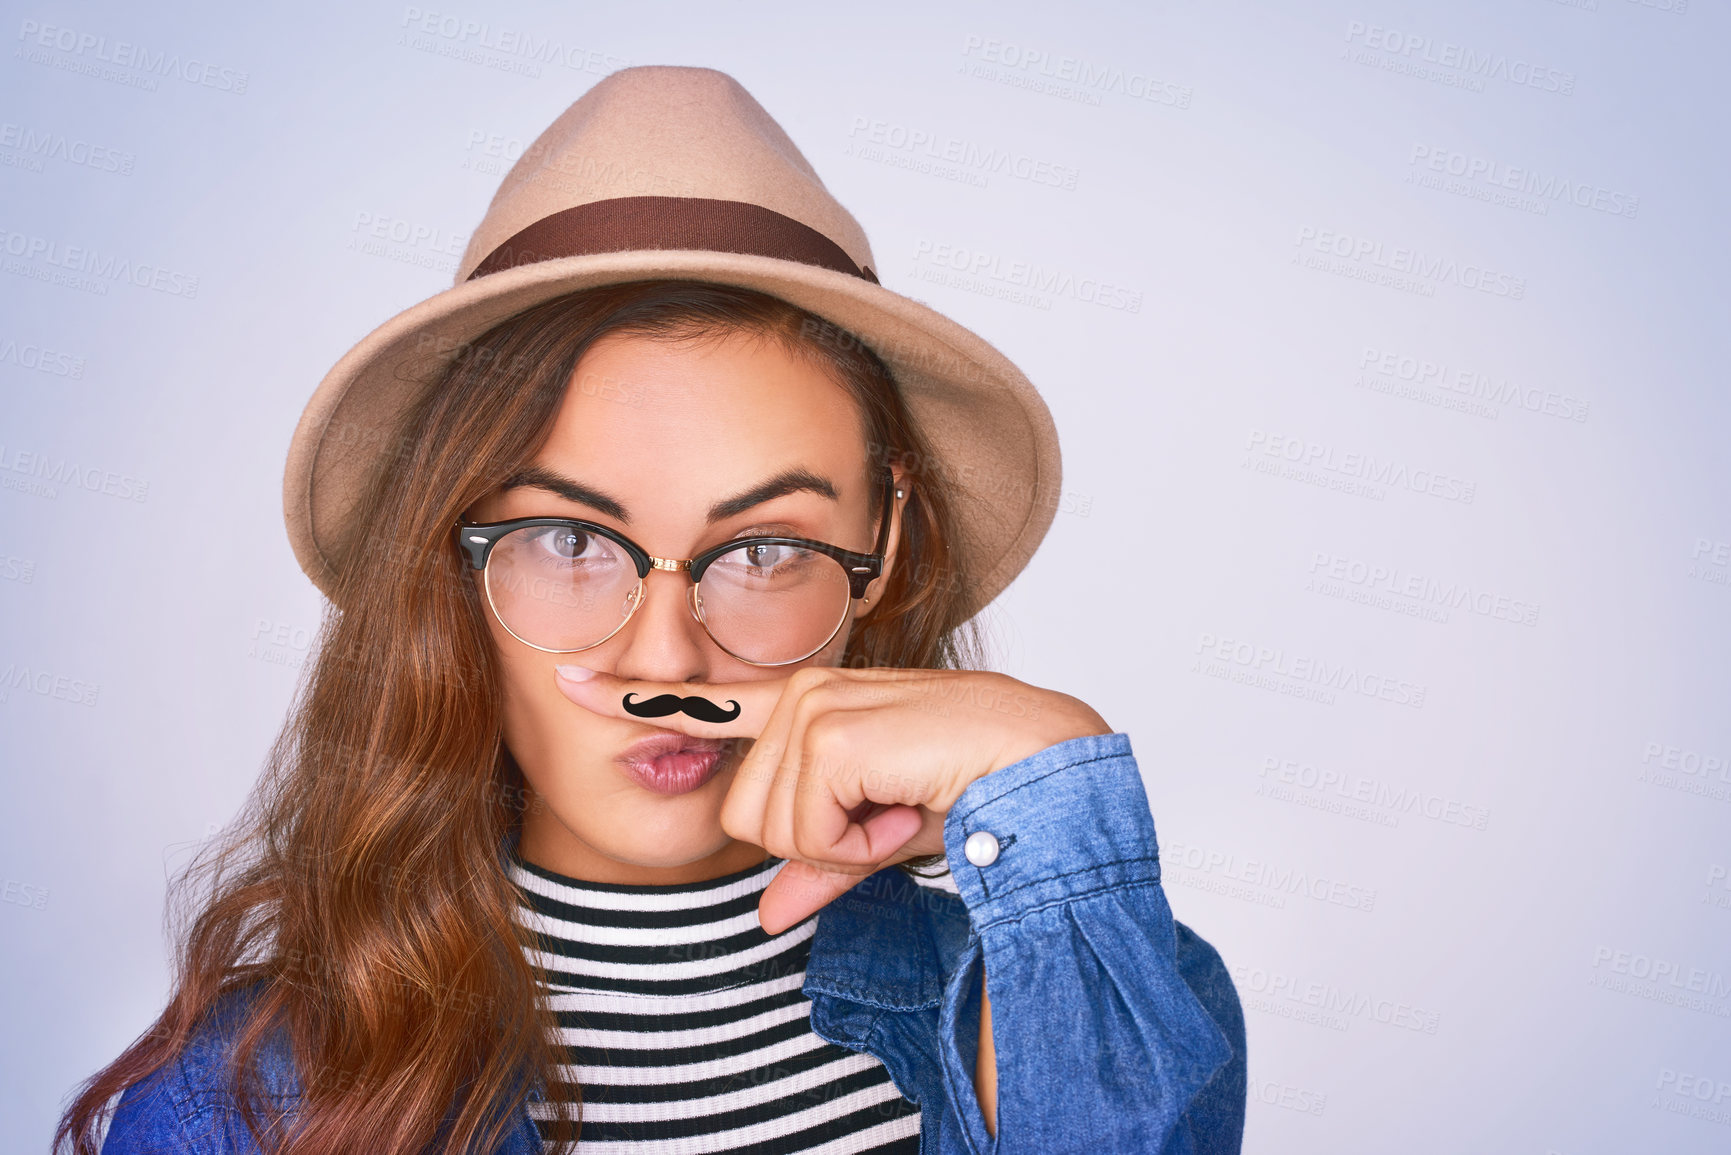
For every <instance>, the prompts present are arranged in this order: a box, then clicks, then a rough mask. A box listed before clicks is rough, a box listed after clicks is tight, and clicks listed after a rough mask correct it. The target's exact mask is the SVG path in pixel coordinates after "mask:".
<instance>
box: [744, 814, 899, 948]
mask: <svg viewBox="0 0 1731 1155" xmlns="http://www.w3.org/2000/svg"><path fill="white" fill-rule="evenodd" d="M920 824H921V823H920V815H919V812H918V811H917V810H915V809H914V808H913V807H911V806H892V807H890V808H889V809H888V810H886V811H884V812H883V813H881V814H878V815H875V816H874V817H873V818H872V819H870V820H869V821H868V822H867V824H866V825H867V826H868V827H870V829H871V834H872V836H873V841H877V840H878V839H882V840H884V842H885V843H887V844H888V845H890V846H898V847H899V846H902V845H904V844H905V843H906V842H907V840H908V839H910V838H912V837H913V836H914V835H915V834H917V833H918V832H919V829H920ZM904 828H905V829H906V833H905V834H902V833H900V832H901V831H902V830H903V829H904ZM898 834H899V837H898ZM911 857H913V856H912V855H909V854H899V853H898V854H896V855H895V856H894V857H892V858H891V859H890V860H889V861H886V862H882V863H879V864H878V866H877V867H876V868H875V869H878V870H881V869H883V868H884V867H885V866H890V865H893V864H894V863H895V862H899V861H901V860H902V859H903V858H911ZM865 878H866V875H865V874H859V873H849V872H847V871H843V870H828V869H825V868H824V867H821V866H813V865H812V864H811V863H809V862H801V861H799V860H798V859H792V858H790V859H788V861H787V863H786V864H785V865H784V866H783V867H782V868H781V869H780V870H779V871H777V872H776V876H775V877H774V878H772V879H770V881H769V885H768V886H766V887H764V888H763V894H762V895H761V896H759V898H758V900H757V921H758V924H759V925H761V926H762V927H763V929H764V930H765V931H766V932H768V933H769V934H780V933H781V932H782V931H784V930H786V929H787V928H788V927H790V926H793V925H794V924H796V923H798V922H801V921H802V920H804V919H805V918H806V917H807V916H809V915H813V914H816V913H817V912H818V911H820V910H822V909H823V908H824V907H826V906H828V905H829V904H830V903H832V902H834V901H835V900H836V899H838V898H840V897H841V896H842V895H844V894H846V893H847V892H848V891H850V890H852V889H853V888H854V887H856V886H858V885H859V884H860V883H861V882H863V881H865Z"/></svg>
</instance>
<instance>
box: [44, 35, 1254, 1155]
mask: <svg viewBox="0 0 1731 1155" xmlns="http://www.w3.org/2000/svg"><path fill="white" fill-rule="evenodd" d="M644 180H648V181H653V182H655V185H654V187H662V188H669V187H672V188H678V189H679V190H680V191H681V192H682V193H684V194H688V195H681V196H679V197H668V196H661V195H638V194H637V192H636V188H637V187H641V184H640V183H639V184H638V185H636V186H634V185H633V183H632V182H641V181H644ZM621 192H623V193H625V194H626V195H618V194H620V193H621ZM1057 484H1058V473H1057V447H1056V438H1055V435H1054V433H1053V430H1052V426H1051V420H1050V417H1049V415H1048V414H1047V411H1046V409H1045V407H1044V405H1043V404H1042V403H1041V402H1040V400H1039V397H1038V395H1037V393H1036V392H1035V391H1034V390H1033V387H1032V386H1031V385H1030V384H1028V383H1027V381H1026V379H1025V378H1023V377H1022V376H1021V375H1020V374H1019V373H1018V372H1017V371H1016V370H1015V368H1014V366H1013V365H1011V364H1010V363H1009V362H1008V361H1007V360H1005V359H1004V358H1003V357H1002V356H1001V355H1000V354H998V353H996V351H995V350H992V349H991V348H990V347H989V346H987V345H986V344H985V343H984V342H982V341H980V340H979V339H978V338H977V337H974V336H973V335H971V334H969V333H967V332H966V331H965V330H962V329H960V328H959V327H958V326H955V325H954V324H953V323H952V322H949V321H947V320H945V319H944V318H942V317H940V316H938V315H937V314H935V313H933V312H931V311H930V310H929V309H926V308H924V307H923V306H920V305H918V304H916V303H914V302H911V301H908V300H906V299H905V298H901V297H898V296H896V295H895V294H892V293H890V292H888V291H887V290H884V289H882V288H881V287H879V286H878V284H877V280H876V276H875V275H874V274H873V273H872V272H871V258H870V249H869V246H867V244H866V242H865V238H864V235H863V233H861V232H860V230H859V228H858V225H857V224H856V223H855V222H854V221H853V220H852V218H851V217H849V216H848V215H847V213H846V211H845V210H843V209H842V208H841V206H840V205H839V204H837V203H836V202H835V201H834V200H833V198H831V197H830V196H829V194H828V192H827V191H826V190H824V188H823V186H822V184H821V182H820V181H818V179H817V177H816V175H815V174H814V173H813V172H812V171H811V169H810V166H809V165H807V164H806V162H805V161H804V159H803V157H801V156H800V155H799V153H798V151H797V149H795V148H794V146H793V144H792V142H791V141H789V140H788V139H787V137H786V135H785V134H784V133H782V131H781V130H780V128H779V127H778V126H776V125H775V123H774V121H773V120H771V119H770V118H769V117H768V115H767V113H765V112H764V111H763V110H762V109H761V107H759V106H758V105H757V104H756V102H755V101H753V100H752V99H751V97H750V96H749V95H748V94H746V93H745V91H744V90H743V89H741V88H740V87H739V86H738V84H737V83H735V82H733V81H732V80H731V79H730V78H728V77H726V76H725V75H723V74H721V73H718V72H713V71H710V70H707V69H687V68H633V69H627V70H625V71H623V72H619V73H615V74H613V75H612V76H610V77H608V78H607V79H606V80H604V81H602V82H600V83H599V84H597V85H596V86H595V87H594V88H593V89H592V90H591V91H590V92H589V93H588V94H586V95H585V96H584V97H583V98H582V99H581V100H579V101H578V102H577V103H576V104H575V105H573V106H572V108H571V109H570V110H569V111H568V112H567V113H566V114H565V115H564V116H562V117H561V118H560V119H559V120H558V121H557V122H555V124H554V125H553V126H552V127H551V128H549V129H548V130H547V132H546V133H544V134H543V136H542V137H541V138H540V139H539V140H538V141H537V142H536V144H535V145H533V146H531V148H530V149H529V150H528V151H527V152H526V153H525V155H524V157H523V159H522V160H521V161H519V162H518V164H517V166H516V167H515V168H514V169H513V170H512V172H511V174H510V175H508V176H507V177H506V180H505V183H504V185H503V186H502V188H501V189H500V192H499V194H498V195H497V196H496V197H495V198H494V201H493V204H492V205H491V206H490V208H489V210H488V213H487V217H486V218H485V219H484V220H483V222H482V224H481V226H480V228H479V229H477V231H476V233H475V234H474V236H473V238H472V239H471V242H470V246H469V252H468V253H466V254H465V257H464V260H463V265H462V268H461V270H460V271H459V274H458V281H457V285H456V287H455V288H453V289H451V290H449V291H447V292H445V293H442V294H440V295H439V296H437V297H434V298H433V299H431V300H429V301H427V302H423V303H422V304H421V305H418V306H416V307H415V308H413V309H410V310H408V311H407V312H406V313H404V314H402V315H400V316H399V317H397V318H395V319H394V320H393V321H391V322H388V323H387V324H386V325H385V326H382V327H381V328H380V329H379V330H377V331H376V332H375V333H373V334H372V335H371V336H369V337H368V338H367V339H366V340H365V341H363V342H362V343H361V344H360V345H359V346H357V347H356V349H355V350H352V351H351V352H350V354H349V355H348V356H346V357H345V358H344V359H343V361H342V362H340V363H339V364H338V365H337V367H336V368H335V369H333V370H332V372H331V374H330V375H329V376H327V378H326V380H325V382H324V383H323V384H322V385H321V386H320V388H319V390H318V392H317V393H316V394H315V395H314V398H313V400H312V402H311V404H310V405H309V406H308V410H307V413H306V415H305V416H304V417H303V418H302V421H301V425H300V427H299V429H298V430H297V432H296V436H295V441H294V444H293V446H292V447H291V450H290V461H289V468H288V473H287V479H286V482H285V492H286V509H287V515H288V520H289V528H290V536H291V539H292V540H293V542H294V544H295V548H296V553H297V556H298V557H299V558H300V560H301V563H302V566H303V568H305V569H306V570H307V572H308V574H309V575H310V576H311V577H313V579H314V580H315V582H317V583H318V584H319V585H320V587H321V588H322V589H323V590H324V591H325V592H326V593H327V594H328V595H329V596H330V598H331V602H332V606H331V610H330V613H329V616H328V618H327V622H326V626H325V629H324V631H323V633H322V635H321V638H320V643H319V647H318V653H317V656H316V659H315V661H314V662H313V664H312V669H311V671H310V674H309V676H308V678H307V681H306V683H305V686H304V689H303V692H302V695H301V697H300V699H299V700H298V701H297V703H296V706H295V710H294V713H293V714H292V716H291V718H290V720H289V723H288V725H287V726H286V727H285V729H284V732H283V735H282V737H281V739H280V740H279V742H278V744H277V747H276V749H275V750H274V751H273V754H272V760H271V765H270V768H269V770H268V772H267V774H266V775H265V777H264V778H263V780H262V781H261V783H260V786H259V789H258V792H257V794H256V795H255V798H254V800H253V802H252V804H251V805H250V807H249V810H248V812H247V815H246V819H245V821H243V822H242V823H239V824H237V826H236V828H235V829H234V830H233V831H231V832H230V834H229V836H228V842H227V844H226V845H225V847H224V848H223V851H222V853H221V854H220V855H218V856H217V857H216V858H214V859H213V860H212V861H211V862H210V863H208V864H207V869H206V876H205V877H206V881H207V883H208V886H209V892H208V894H206V895H204V896H202V897H201V899H200V901H199V906H198V908H197V909H198V914H197V917H196V919H195V920H194V921H193V922H192V924H191V927H190V929H189V931H188V933H187V935H186V941H185V944H184V947H183V952H182V958H181V967H180V971H179V974H178V976H177V983H176V988H175V991H174V994H173V997H172V998H171V1000H170V1002H169V1005H168V1007H167V1009H166V1010H165V1011H164V1012H163V1014H162V1016H161V1018H160V1019H159V1020H158V1022H157V1023H156V1024H155V1025H154V1026H153V1027H152V1028H151V1029H150V1030H149V1031H147V1032H146V1033H145V1034H144V1035H143V1036H141V1037H140V1039H139V1040H138V1041H137V1042H136V1043H134V1045H133V1046H132V1047H131V1048H129V1049H128V1050H127V1051H126V1052H125V1053H124V1054H123V1055H122V1056H120V1058H119V1059H117V1060H116V1061H115V1062H114V1063H113V1064H111V1065H110V1066H109V1067H107V1068H105V1069H104V1070H103V1071H101V1072H99V1073H98V1074H97V1075H96V1076H95V1077H93V1078H92V1080H91V1081H90V1082H89V1083H87V1084H86V1086H85V1087H84V1088H83V1089H82V1091H81V1093H80V1095H79V1096H78V1098H77V1099H76V1100H75V1101H74V1103H73V1104H72V1106H71V1107H70V1108H69V1110H68V1112H67V1114H66V1116H65V1117H64V1119H63V1120H62V1124H61V1128H60V1131H59V1134H58V1135H57V1145H58V1146H61V1147H62V1148H63V1149H67V1150H75V1151H79V1152H94V1151H96V1150H98V1149H99V1144H101V1145H102V1146H101V1147H100V1149H102V1150H106V1151H108V1152H110V1153H113V1152H121V1153H127V1152H135V1151H155V1150H175V1151H200V1152H202V1151H211V1152H215V1151H273V1152H274V1151H280V1152H292V1153H295V1155H301V1153H303V1152H315V1151H319V1152H322V1151H344V1152H347V1151H366V1152H414V1151H422V1150H427V1149H436V1150H450V1151H462V1152H493V1151H498V1152H512V1153H524V1155H526V1153H529V1152H534V1151H538V1150H543V1149H544V1150H548V1151H552V1150H560V1149H566V1148H564V1147H563V1146H562V1145H563V1144H565V1143H566V1142H568V1141H569V1140H572V1139H576V1140H578V1141H579V1142H580V1144H581V1145H580V1146H579V1147H578V1149H579V1150H595V1151H621V1152H623V1151H632V1152H696V1151H703V1152H710V1151H715V1152H722V1151H761V1152H771V1151H824V1152H856V1151H902V1152H914V1151H918V1150H925V1151H928V1152H929V1151H939V1152H963V1151H980V1152H985V1151H999V1152H1002V1153H1003V1155H1010V1153H1011V1152H1041V1153H1046V1152H1056V1151H1071V1150H1074V1151H1090V1152H1099V1151H1169V1152H1204V1151H1206V1152H1218V1151H1234V1150H1237V1148H1238V1143H1239V1137H1240V1134H1241V1132H1242V1123H1243V1111H1244V1097H1245V1070H1244V1044H1243V1023H1242V1018H1241V1015H1240V1012H1239V1007H1238V1002H1237V998H1236V995H1235V994H1234V992H1233V990H1232V986H1231V983H1230V980H1229V979H1228V978H1227V977H1226V975H1225V971H1224V968H1223V967H1222V966H1221V963H1220V960H1219V957H1218V956H1217V955H1216V954H1215V953H1214V952H1213V950H1212V949H1211V948H1209V947H1208V945H1207V944H1206V943H1205V942H1203V941H1202V940H1200V939H1199V938H1197V937H1196V936H1195V935H1194V934H1193V933H1191V932H1190V931H1188V930H1187V929H1186V928H1184V927H1182V926H1180V925H1178V924H1176V923H1174V922H1173V921H1172V918H1171V914H1170V911H1169V909H1168V908H1167V905H1166V902H1165V898H1164V895H1163V893H1162V891H1161V888H1160V886H1159V868H1158V862H1157V858H1156V849H1155V842H1154V831H1153V826H1152V821H1151V816H1150V815H1149V813H1148V805H1147V799H1146V796H1145V794H1144V793H1143V790H1142V785H1141V779H1140V773H1139V770H1138V768H1137V766H1136V762H1135V759H1134V757H1133V756H1132V755H1131V753H1130V749H1129V742H1128V739H1127V737H1126V736H1125V735H1124V734H1122V733H1119V732H1114V731H1113V730H1112V728H1111V727H1110V726H1108V725H1107V724H1106V723H1105V722H1104V720H1103V719H1101V717H1100V716H1099V715H1098V714H1097V713H1095V711H1093V710H1092V709H1091V708H1089V707H1088V706H1087V705H1086V704H1085V703H1082V702H1080V701H1078V700H1077V699H1075V698H1073V697H1071V696H1069V695H1066V694H1062V693H1059V692H1056V691H1052V690H1047V689H1042V688H1039V687H1035V686H1031V685H1027V684H1024V683H1021V682H1018V681H1016V680H1015V679H1011V678H1008V677H1006V676H1004V675H1000V674H994V673H987V672H981V671H977V670H972V669H968V668H967V667H968V666H970V665H977V664H978V659H977V653H976V651H977V641H976V639H974V638H973V636H972V635H971V634H969V633H968V632H967V627H966V623H968V621H969V619H970V618H971V617H972V616H973V614H974V613H975V612H977V610H978V609H980V608H981V607H982V606H983V605H985V604H986V603H987V602H988V601H990V599H991V598H992V597H993V596H995V595H996V594H997V593H998V592H999V591H1000V590H1001V589H1002V588H1003V587H1004V586H1005V585H1007V584H1008V582H1009V581H1010V579H1011V578H1012V577H1013V576H1014V575H1015V573H1016V572H1017V571H1018V570H1019V569H1020V568H1021V566H1022V565H1023V564H1025V563H1026V561H1027V559H1028V557H1029V556H1030V555H1031V554H1032V552H1033V550H1034V547H1035V546H1036V545H1037V543H1038V540H1039V538H1040V537H1041V536H1042V535H1043V533H1044V531H1045V529H1046V527H1047V526H1048V525H1049V523H1050V521H1051V518H1052V513H1053V509H1054V508H1055V500H1054V499H1055V495H1056V493H1057ZM944 863H947V864H948V866H949V867H950V868H951V871H950V873H949V874H948V875H944V874H942V872H941V871H939V872H938V873H937V874H935V875H928V874H927V873H926V872H927V871H929V870H930V869H931V868H933V867H938V866H941V865H942V864H944ZM110 1117H111V1122H108V1124H107V1130H106V1138H105V1140H104V1139H103V1138H102V1134H103V1125H104V1122H105V1120H107V1119H109V1118H110Z"/></svg>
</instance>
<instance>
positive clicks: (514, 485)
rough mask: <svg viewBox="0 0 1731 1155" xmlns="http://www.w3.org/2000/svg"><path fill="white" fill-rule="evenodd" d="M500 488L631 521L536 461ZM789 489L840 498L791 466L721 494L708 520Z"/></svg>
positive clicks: (610, 500) (596, 493) (590, 490)
mask: <svg viewBox="0 0 1731 1155" xmlns="http://www.w3.org/2000/svg"><path fill="white" fill-rule="evenodd" d="M501 488H503V489H521V488H529V489H545V490H546V491H547V492H549V493H554V494H557V495H558V496H560V497H562V498H564V499H565V500H566V501H575V502H577V503H579V504H580V505H587V506H589V507H590V508H591V509H595V510H599V511H600V512H601V513H604V514H606V515H607V516H608V517H612V518H617V519H618V520H619V521H622V522H624V523H625V524H626V525H630V524H631V514H630V512H629V511H628V510H626V508H625V505H624V503H623V502H621V501H620V500H619V499H618V498H615V497H612V496H610V495H609V494H606V493H603V492H602V491H601V490H599V489H596V488H595V487H594V486H590V485H584V484H583V483H582V482H580V481H575V480H573V479H571V478H569V477H566V476H565V475H564V474H561V473H555V472H553V471H552V470H551V469H544V468H542V467H541V466H539V465H531V466H528V467H527V468H524V469H520V470H518V471H517V472H516V473H513V474H512V475H511V476H510V477H507V478H506V479H505V484H504V485H503V486H502V487H501ZM789 493H815V494H818V495H819V496H820V497H827V498H828V499H829V500H831V501H838V500H840V498H839V497H837V495H836V488H835V483H833V482H832V481H830V480H829V478H827V477H822V476H820V475H818V474H816V473H813V472H812V471H811V470H809V469H805V468H802V467H800V466H793V467H791V468H788V469H784V470H782V471H781V472H780V473H778V474H776V475H775V476H774V477H771V478H769V479H767V480H765V481H760V482H758V483H757V484H756V485H754V486H752V487H751V488H750V489H747V490H745V491H744V492H742V493H737V494H735V495H734V496H732V497H727V498H723V499H722V500H720V501H718V502H716V503H715V504H714V505H711V506H710V507H709V516H708V522H709V524H710V525H714V524H715V523H716V522H718V521H725V520H727V519H728V518H730V517H736V516H738V515H739V514H742V513H744V512H745V511H746V510H748V509H751V508H753V507H754V506H758V505H762V504H763V503H764V502H766V501H773V500H774V499H776V498H778V497H782V496H785V495H786V494H789Z"/></svg>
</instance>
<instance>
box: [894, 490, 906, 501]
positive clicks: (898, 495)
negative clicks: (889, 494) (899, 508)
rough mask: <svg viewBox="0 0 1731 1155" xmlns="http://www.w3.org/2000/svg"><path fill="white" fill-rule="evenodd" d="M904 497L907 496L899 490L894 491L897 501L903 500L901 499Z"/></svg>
mask: <svg viewBox="0 0 1731 1155" xmlns="http://www.w3.org/2000/svg"><path fill="white" fill-rule="evenodd" d="M906 496H907V494H905V493H903V492H902V491H901V490H899V489H898V490H896V497H897V499H898V500H899V499H901V498H903V497H906Z"/></svg>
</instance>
